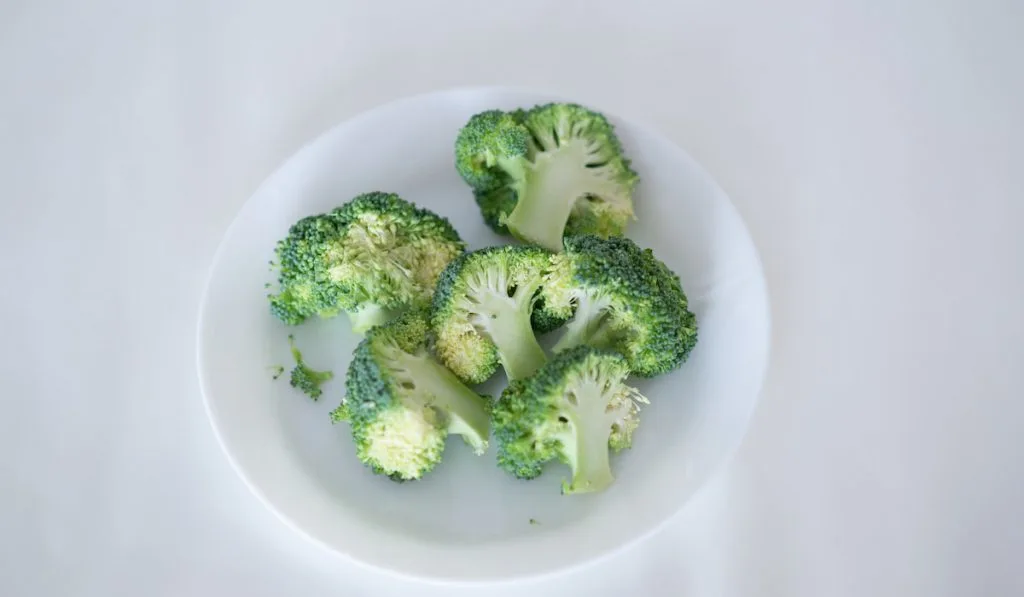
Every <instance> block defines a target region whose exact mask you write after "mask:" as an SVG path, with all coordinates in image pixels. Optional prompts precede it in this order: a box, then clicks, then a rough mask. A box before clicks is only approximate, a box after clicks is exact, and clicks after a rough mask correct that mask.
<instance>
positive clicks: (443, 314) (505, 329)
mask: <svg viewBox="0 0 1024 597" xmlns="http://www.w3.org/2000/svg"><path fill="white" fill-rule="evenodd" d="M548 262H549V253H548V252H547V251H545V250H543V249H541V248H539V247H526V246H505V247H490V248H487V249H481V250H478V251H473V252H470V253H464V254H463V255H461V256H459V257H457V258H456V259H455V260H453V261H452V262H451V263H450V264H448V267H447V268H445V270H444V272H442V273H441V279H440V281H439V282H438V283H437V290H436V291H435V292H434V302H433V307H432V309H431V327H432V328H433V330H434V335H435V336H436V337H437V342H436V348H437V353H438V356H439V357H440V359H441V362H443V363H444V364H445V365H446V366H447V367H448V368H449V369H451V370H452V371H454V372H455V374H456V375H458V376H459V377H460V378H461V379H463V380H465V381H466V382H469V383H482V382H484V381H486V380H487V379H488V378H489V377H490V376H491V375H493V374H494V372H495V371H497V369H498V365H499V364H500V365H501V366H503V367H504V368H505V373H506V375H507V376H508V377H509V379H518V378H521V377H526V376H528V375H530V374H532V373H533V372H534V371H536V370H537V368H538V367H540V366H541V365H542V364H543V363H544V361H546V360H547V356H546V355H545V354H544V349H542V348H541V347H540V344H538V343H537V338H536V336H535V335H534V332H533V329H532V325H531V316H532V314H533V308H534V302H535V301H536V297H537V291H538V289H539V288H540V283H541V280H542V279H543V275H544V270H545V268H546V267H547V265H548ZM555 317H556V316H549V317H546V318H543V319H541V320H539V321H538V323H539V324H540V325H542V326H544V325H550V321H551V320H552V319H554V318H555Z"/></svg>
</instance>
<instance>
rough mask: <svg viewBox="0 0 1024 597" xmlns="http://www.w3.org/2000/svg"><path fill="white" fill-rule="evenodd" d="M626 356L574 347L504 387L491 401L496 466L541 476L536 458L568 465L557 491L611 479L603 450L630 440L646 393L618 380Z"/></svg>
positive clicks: (598, 486)
mask: <svg viewBox="0 0 1024 597" xmlns="http://www.w3.org/2000/svg"><path fill="white" fill-rule="evenodd" d="M628 374H629V365H628V364H627V363H626V360H625V359H624V358H623V357H622V355H619V354H617V353H614V352H604V351H600V350H597V349H595V348H591V347H588V346H580V347H577V348H574V349H572V350H568V351H565V352H562V353H560V354H558V355H556V356H555V357H554V358H553V359H552V360H551V361H549V362H548V363H547V364H545V365H544V366H543V367H541V368H540V370H538V371H537V373H536V374H534V375H533V376H531V377H529V378H527V379H522V380H517V381H515V382H513V383H511V384H509V386H508V387H507V388H506V389H505V392H504V393H503V394H502V395H501V400H499V401H498V402H497V403H496V404H495V406H494V413H493V422H494V435H495V438H496V439H497V442H498V465H499V466H500V467H501V468H503V469H504V470H506V471H507V472H509V473H511V474H512V475H514V476H516V477H518V478H520V479H533V478H535V477H537V476H538V475H540V474H541V472H542V469H543V465H544V463H546V462H548V461H550V460H553V459H558V460H561V461H562V462H564V463H566V464H568V465H569V468H570V469H571V471H572V479H571V480H570V481H563V483H562V493H566V494H569V493H586V492H598V491H602V490H604V489H606V488H608V486H610V485H611V484H612V482H613V481H614V476H613V475H612V470H611V464H610V462H609V449H611V450H614V451H616V452H618V451H619V450H622V449H623V448H628V447H629V446H630V445H631V443H632V438H633V432H634V431H635V430H636V428H637V425H638V424H639V422H640V419H639V411H640V406H639V405H640V403H643V404H647V399H646V398H644V396H643V395H641V394H640V393H639V391H637V390H636V389H635V388H632V387H630V386H628V385H626V384H625V379H626V376H627V375H628Z"/></svg>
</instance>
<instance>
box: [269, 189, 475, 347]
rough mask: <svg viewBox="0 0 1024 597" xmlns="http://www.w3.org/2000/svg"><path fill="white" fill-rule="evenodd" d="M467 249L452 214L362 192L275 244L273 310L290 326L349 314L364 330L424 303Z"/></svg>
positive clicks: (304, 222) (298, 226) (305, 221)
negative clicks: (444, 215) (449, 217)
mask: <svg viewBox="0 0 1024 597" xmlns="http://www.w3.org/2000/svg"><path fill="white" fill-rule="evenodd" d="M463 250H465V244H464V243H463V242H462V240H461V239H460V238H459V235H458V233H457V232H456V231H455V229H454V228H452V226H451V224H450V223H449V222H448V220H447V219H445V218H442V217H440V216H438V215H437V214H434V213H433V212H431V211H428V210H425V209H420V208H418V207H416V206H415V205H413V204H412V203H409V202H408V201H405V200H404V199H402V198H401V197H399V196H398V195H394V194H387V193H366V194H363V195H359V196H358V197H356V198H354V199H353V200H351V201H349V202H348V203H347V204H345V205H343V206H342V207H339V208H337V209H334V210H333V211H331V212H329V213H326V214H320V215H314V216H308V217H306V218H303V219H302V220H299V221H298V222H297V223H296V224H295V225H293V226H292V227H291V229H290V230H289V231H288V236H287V237H286V238H285V239H283V240H281V241H280V242H278V244H277V250H276V257H277V258H276V261H275V262H274V267H275V268H276V269H277V270H278V285H279V290H278V292H277V293H276V294H271V295H270V296H269V298H270V309H271V312H272V313H273V314H274V315H275V316H276V317H277V318H278V319H280V320H281V321H283V322H284V323H287V324H291V325H295V324H299V323H302V322H303V321H304V320H306V319H307V318H309V317H312V316H319V317H324V318H327V317H333V316H335V315H337V314H338V313H340V312H341V311H345V312H346V313H347V314H348V316H349V317H350V319H351V321H352V327H353V329H354V330H355V331H356V332H359V333H362V332H364V331H366V330H367V329H369V328H370V327H372V326H374V325H376V324H379V323H382V322H384V321H387V320H388V319H390V318H392V317H394V316H395V315H397V314H398V313H400V312H402V311H404V310H405V309H407V308H410V307H425V306H427V305H428V304H429V302H430V297H431V294H432V293H433V290H434V285H435V284H436V283H437V277H438V275H439V274H440V273H441V270H443V269H444V267H445V266H446V265H447V264H448V262H449V261H451V260H452V259H453V258H455V256H456V255H458V254H460V253H462V252H463Z"/></svg>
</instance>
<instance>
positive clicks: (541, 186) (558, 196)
mask: <svg viewBox="0 0 1024 597" xmlns="http://www.w3.org/2000/svg"><path fill="white" fill-rule="evenodd" d="M588 159H589V158H588V154H587V148H586V144H585V143H583V142H582V141H573V142H570V143H568V144H566V145H562V146H560V147H559V148H558V149H555V150H552V151H546V152H543V153H539V154H537V156H536V157H535V158H534V162H533V164H529V163H527V165H526V167H525V168H524V169H523V177H522V178H521V179H520V180H521V182H520V183H519V184H518V185H517V187H519V188H517V189H516V191H517V196H518V200H517V202H516V205H515V207H514V208H513V209H512V213H510V214H508V216H507V217H506V218H505V221H504V224H505V225H506V226H508V229H509V230H510V231H512V234H514V235H515V236H516V237H517V238H520V239H523V240H526V241H529V242H532V243H535V244H537V245H540V246H542V247H544V248H546V249H548V250H550V251H555V252H557V251H561V250H562V235H563V234H564V233H565V225H566V223H567V222H568V221H569V216H570V214H572V209H573V206H574V205H575V204H576V201H577V200H578V199H580V198H581V197H584V196H586V195H590V194H603V193H602V191H603V190H604V189H605V187H606V186H607V185H605V184H602V182H601V181H600V180H599V179H596V178H595V177H594V175H593V174H592V173H591V170H589V169H588V168H587V160H588ZM502 167H503V168H505V170H506V171H508V170H510V166H509V165H507V164H502Z"/></svg>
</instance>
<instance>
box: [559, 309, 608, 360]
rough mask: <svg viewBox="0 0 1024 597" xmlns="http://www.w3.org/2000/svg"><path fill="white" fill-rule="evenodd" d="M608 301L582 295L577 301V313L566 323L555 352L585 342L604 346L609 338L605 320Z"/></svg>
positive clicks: (597, 346)
mask: <svg viewBox="0 0 1024 597" xmlns="http://www.w3.org/2000/svg"><path fill="white" fill-rule="evenodd" d="M607 309H608V301H605V300H599V299H597V300H595V299H592V298H591V297H589V296H582V297H580V298H579V299H578V301H577V303H576V313H575V314H574V315H573V318H572V320H571V321H570V322H569V323H568V324H567V325H566V328H565V333H563V334H562V337H561V338H559V339H558V342H557V343H556V344H555V346H554V348H553V349H552V350H554V351H555V352H561V351H563V350H567V349H570V348H575V347H577V346H582V345H584V344H587V345H590V346H594V347H595V348H603V347H604V346H603V344H605V342H604V341H606V340H607V339H608V338H607V330H606V329H605V325H604V324H605V322H606V321H607V316H608V311H607Z"/></svg>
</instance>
